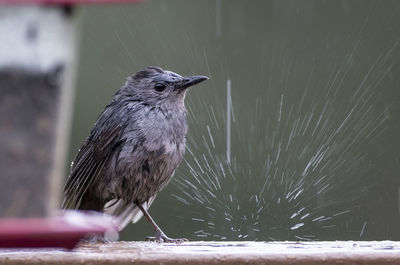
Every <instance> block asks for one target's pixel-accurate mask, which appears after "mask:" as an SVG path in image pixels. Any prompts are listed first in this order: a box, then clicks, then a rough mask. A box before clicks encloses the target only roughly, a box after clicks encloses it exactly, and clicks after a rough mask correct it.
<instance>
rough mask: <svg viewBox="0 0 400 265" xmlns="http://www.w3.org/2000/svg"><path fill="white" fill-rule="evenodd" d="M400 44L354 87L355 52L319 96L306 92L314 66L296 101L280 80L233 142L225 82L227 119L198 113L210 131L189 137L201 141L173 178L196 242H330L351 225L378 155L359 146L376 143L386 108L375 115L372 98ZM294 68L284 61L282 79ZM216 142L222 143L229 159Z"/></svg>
mask: <svg viewBox="0 0 400 265" xmlns="http://www.w3.org/2000/svg"><path fill="white" fill-rule="evenodd" d="M357 45H358V44H357ZM397 45H398V42H396V43H395V44H394V45H393V46H392V47H391V48H389V49H388V50H386V51H385V52H382V54H380V55H379V56H378V58H376V60H375V62H374V63H373V64H372V65H371V67H370V69H369V70H368V72H366V73H365V74H364V75H363V76H359V77H358V79H357V83H354V79H355V77H354V76H352V77H351V80H352V81H350V61H351V58H352V57H353V56H354V53H355V51H354V50H352V51H351V52H350V53H349V54H348V56H347V58H348V59H347V60H345V61H344V62H343V63H342V64H341V65H338V66H337V67H336V68H335V69H334V70H333V71H332V73H331V76H330V77H329V79H328V80H326V83H325V85H324V86H322V87H321V88H320V90H319V91H318V92H317V94H311V92H310V91H311V89H310V88H311V87H316V86H319V85H320V84H321V80H319V79H318V78H317V77H318V70H317V69H312V70H311V71H310V73H309V76H308V80H307V82H306V83H305V84H297V85H299V86H303V90H302V91H301V93H300V95H299V94H296V93H291V92H290V87H287V85H288V84H287V83H283V89H281V91H282V92H281V93H280V94H279V95H277V96H276V100H275V99H273V98H268V99H267V98H257V99H256V100H255V104H251V105H250V106H247V107H248V108H252V109H253V111H252V115H251V117H247V119H245V120H236V121H235V122H234V123H233V125H232V126H233V128H232V133H233V135H232V136H231V132H230V130H229V128H230V126H231V125H230V107H232V108H233V106H234V104H232V105H230V104H231V103H230V95H229V93H230V80H229V81H228V100H227V117H226V120H225V121H224V120H223V115H221V113H222V112H216V111H215V109H218V107H219V106H213V105H208V106H204V109H206V112H207V113H208V122H209V124H206V125H205V126H204V127H205V128H206V130H203V132H204V133H203V134H202V135H201V136H198V137H196V138H197V139H203V141H202V142H195V141H194V140H193V139H194V138H195V137H190V136H189V139H188V148H187V156H186V159H185V161H184V163H183V164H184V165H182V166H183V167H184V169H183V170H182V171H183V172H185V173H186V174H185V175H180V176H178V177H177V178H175V181H174V184H175V185H176V187H177V188H178V189H179V193H175V194H173V195H172V196H173V197H174V198H176V199H177V200H178V201H179V202H181V203H182V204H183V206H185V209H184V210H185V211H189V212H190V213H191V215H192V216H193V217H192V222H193V223H194V224H193V226H194V231H193V234H194V236H195V237H197V238H206V239H221V240H226V239H228V240H257V239H259V240H261V239H262V240H265V239H269V240H275V239H300V240H313V239H317V238H318V237H321V236H323V235H324V234H330V235H333V236H331V237H333V238H335V237H334V233H335V231H338V230H340V229H343V228H345V227H346V226H348V225H349V223H351V222H352V220H351V219H348V218H347V216H348V214H349V213H352V211H357V207H358V205H359V204H360V200H362V198H363V195H364V193H365V192H366V191H367V190H365V189H368V187H365V186H363V187H361V186H360V185H359V184H360V180H362V181H368V180H367V178H368V176H369V175H370V174H369V173H370V171H371V170H372V169H373V165H371V164H370V163H368V161H370V160H371V158H373V157H374V156H375V155H376V154H374V153H368V152H366V151H365V150H364V149H365V148H364V146H366V145H370V144H373V143H375V142H376V141H379V137H381V135H382V134H381V133H382V131H384V129H385V121H386V120H387V117H388V109H389V107H385V108H382V107H381V106H379V105H378V104H377V102H376V100H375V99H376V95H377V93H378V92H377V90H378V87H379V85H380V83H381V82H382V80H384V79H385V78H386V77H387V74H388V70H387V69H388V68H390V64H391V60H390V56H391V52H392V51H393V50H394V49H395V48H396V47H397ZM356 47H357V46H356ZM356 47H355V48H354V49H356ZM292 67H293V63H292V62H289V63H288V65H287V70H286V71H287V72H286V76H285V79H287V78H289V76H290V71H293V69H291V68H292ZM272 78H273V77H271V79H272ZM275 82H276V81H275ZM286 82H287V81H286ZM346 82H349V84H346ZM232 83H233V84H234V80H232ZM268 83H269V84H271V83H272V81H271V80H270V82H268ZM234 87H235V89H243V88H239V87H237V86H236V85H235V84H234ZM267 89H271V87H267ZM274 89H277V88H274ZM313 90H314V93H315V89H313ZM235 91H236V90H232V94H233V95H234V94H235ZM294 98H297V100H293V99H294ZM289 102H291V103H290V104H289ZM293 102H295V103H293ZM265 103H267V104H268V105H267V104H265ZM232 110H233V109H232ZM192 114H193V115H194V116H195V114H194V113H190V115H189V117H190V116H191V115H192ZM224 123H227V126H228V127H227V128H228V130H227V135H228V136H227V137H228V139H227V140H224V138H223V137H224V134H223V132H222V130H221V128H224V127H225V126H224ZM197 126H199V125H198V124H197ZM191 133H201V132H200V131H197V132H191ZM230 137H232V147H231V146H230V145H229V144H230V142H231V140H230ZM222 143H228V146H227V149H226V150H227V155H226V156H227V157H226V159H225V157H224V154H222V153H221V151H220V150H223V149H224V148H223V146H222ZM203 150H204V151H203ZM371 183H373V181H372V182H371ZM371 185H373V184H371ZM180 210H182V209H180ZM288 213H290V214H288ZM365 224H366V222H363V225H362V226H361V232H360V231H359V232H358V233H359V234H360V235H359V236H360V237H361V236H362V235H363V233H364V230H365V227H366V225H365Z"/></svg>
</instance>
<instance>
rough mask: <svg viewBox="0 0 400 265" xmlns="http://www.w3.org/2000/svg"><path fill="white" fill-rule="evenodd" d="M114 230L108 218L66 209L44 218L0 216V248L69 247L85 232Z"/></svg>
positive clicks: (90, 233) (91, 233)
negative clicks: (6, 217)
mask: <svg viewBox="0 0 400 265" xmlns="http://www.w3.org/2000/svg"><path fill="white" fill-rule="evenodd" d="M106 232H111V233H115V234H116V235H117V232H116V229H114V225H113V223H112V220H111V219H110V217H106V216H104V215H99V214H91V213H89V214H87V213H81V212H77V211H67V212H66V213H65V214H64V215H61V216H55V217H47V218H25V219H24V218H21V219H16V218H15V219H14V218H9V219H0V248H49V247H54V248H67V249H72V248H74V247H75V246H76V244H77V243H78V242H79V240H80V239H82V238H84V237H85V236H87V235H93V234H96V235H104V233H106Z"/></svg>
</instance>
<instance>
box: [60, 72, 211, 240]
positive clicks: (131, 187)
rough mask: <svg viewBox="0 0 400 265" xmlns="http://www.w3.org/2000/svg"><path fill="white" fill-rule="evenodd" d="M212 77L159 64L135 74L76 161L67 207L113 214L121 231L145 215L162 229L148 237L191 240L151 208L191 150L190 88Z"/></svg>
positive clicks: (68, 186)
mask: <svg viewBox="0 0 400 265" xmlns="http://www.w3.org/2000/svg"><path fill="white" fill-rule="evenodd" d="M207 79H208V77H207V76H202V75H195V76H186V77H184V76H181V75H179V74H177V73H174V72H172V71H168V70H164V69H162V68H161V67H156V66H149V67H147V68H145V69H143V70H141V71H139V72H137V73H136V74H134V75H131V76H129V77H128V78H127V80H126V82H125V84H124V85H122V87H121V88H119V90H118V91H117V92H116V93H115V94H114V96H113V98H112V99H111V101H110V102H109V104H108V105H107V106H106V107H105V109H104V111H103V112H102V113H101V114H100V115H99V117H98V118H97V120H96V122H95V124H94V126H93V128H92V130H91V131H90V134H89V136H88V137H87V139H86V140H85V141H84V143H83V145H82V147H81V148H80V149H79V151H78V153H77V155H76V157H75V159H74V161H73V162H72V165H71V169H70V174H69V177H68V178H67V181H66V183H65V187H64V200H63V203H62V208H63V209H77V210H91V211H98V212H103V213H106V214H109V215H111V216H113V217H114V220H115V223H116V226H117V229H118V231H121V230H122V229H124V228H125V227H126V226H127V225H128V224H129V223H130V222H133V223H135V222H137V221H138V220H139V219H140V218H141V217H143V216H145V217H146V219H147V220H148V221H149V222H150V224H151V225H152V226H153V227H154V229H155V230H156V233H155V236H154V237H148V238H147V240H151V241H156V242H175V243H181V242H183V241H186V239H184V238H181V239H173V238H169V237H168V236H167V235H166V234H165V233H164V232H163V231H162V230H161V229H160V227H159V226H158V225H157V223H156V222H155V221H154V220H153V218H152V217H151V216H150V214H149V213H148V209H149V207H150V206H151V204H152V203H153V201H154V199H155V197H156V195H157V194H158V192H160V191H161V190H162V189H164V188H165V187H166V186H167V184H168V182H169V181H170V180H171V177H172V176H173V175H174V172H175V170H176V169H177V167H178V166H179V164H180V162H181V160H182V158H183V155H184V153H185V148H186V143H185V141H186V134H187V132H188V123H187V111H186V108H185V104H184V101H185V95H186V92H187V91H188V88H189V87H191V86H194V85H196V84H199V83H201V82H203V81H205V80H207Z"/></svg>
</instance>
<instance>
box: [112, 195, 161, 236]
mask: <svg viewBox="0 0 400 265" xmlns="http://www.w3.org/2000/svg"><path fill="white" fill-rule="evenodd" d="M154 198H155V196H154V197H151V198H150V199H149V200H148V201H147V202H145V203H143V204H142V207H143V208H144V209H146V210H148V209H149V208H150V206H151V204H152V203H153V201H154ZM104 212H105V213H107V214H110V215H112V216H114V220H115V225H116V226H117V227H118V231H121V230H122V229H124V228H125V227H126V226H127V225H128V224H129V222H132V223H136V222H137V221H139V220H140V218H142V216H143V213H142V211H141V210H140V209H139V207H137V206H136V205H135V204H134V203H127V202H125V201H123V200H121V199H113V200H111V201H109V202H107V203H106V205H105V206H104Z"/></svg>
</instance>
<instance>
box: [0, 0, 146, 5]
mask: <svg viewBox="0 0 400 265" xmlns="http://www.w3.org/2000/svg"><path fill="white" fill-rule="evenodd" d="M143 1H144V0H0V4H52V5H78V4H120V3H139V2H143Z"/></svg>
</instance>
